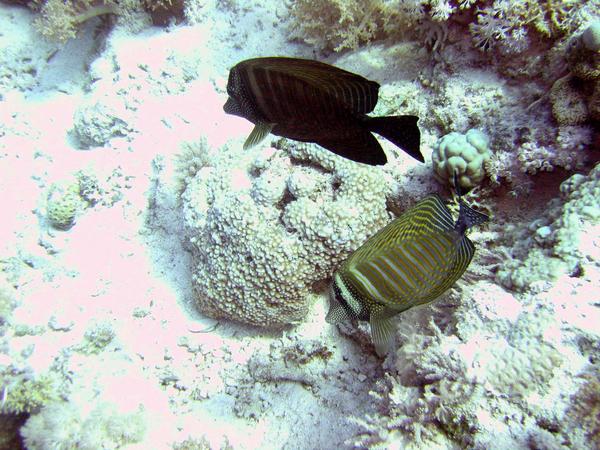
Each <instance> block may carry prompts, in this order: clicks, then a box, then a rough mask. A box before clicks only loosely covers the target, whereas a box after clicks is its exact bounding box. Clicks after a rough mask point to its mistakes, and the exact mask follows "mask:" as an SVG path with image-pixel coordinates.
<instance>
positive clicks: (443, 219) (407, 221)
mask: <svg viewBox="0 0 600 450" xmlns="http://www.w3.org/2000/svg"><path fill="white" fill-rule="evenodd" d="M453 229H454V222H453V220H452V214H450V210H449V209H448V207H447V206H446V205H445V204H444V202H443V201H442V199H441V198H440V197H439V195H437V194H432V195H429V196H427V197H425V198H424V199H423V200H421V201H420V202H418V203H417V204H416V205H415V206H413V207H412V208H411V209H409V210H408V211H407V212H405V213H404V214H402V215H401V216H400V217H398V218H397V219H395V220H393V221H392V222H390V223H389V224H388V225H387V226H385V227H384V228H382V229H381V230H379V231H378V232H377V233H376V234H374V235H373V236H372V237H371V238H369V240H368V241H367V242H365V244H363V246H361V247H360V248H359V249H358V250H356V251H355V252H354V253H353V254H352V256H351V257H350V258H348V260H346V263H347V266H352V265H353V263H354V262H356V261H363V260H365V259H368V258H369V257H371V256H372V255H373V254H375V253H377V252H379V251H380V250H381V249H384V248H389V247H390V246H395V245H399V244H400V243H401V242H402V241H403V240H405V239H408V238H411V237H414V236H418V235H421V234H424V233H446V232H448V231H451V230H453Z"/></svg>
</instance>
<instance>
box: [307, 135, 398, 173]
mask: <svg viewBox="0 0 600 450" xmlns="http://www.w3.org/2000/svg"><path fill="white" fill-rule="evenodd" d="M315 142H316V143H317V144H319V145H320V146H321V147H324V148H326V149H327V150H329V151H331V152H333V153H335V154H336V155H340V156H343V157H344V158H348V159H351V160H352V161H356V162H359V163H363V164H369V165H371V166H379V165H383V164H385V163H386V162H387V157H386V156H385V152H384V151H383V149H382V148H381V145H380V144H379V142H378V141H377V139H376V138H375V136H373V135H372V134H371V132H370V131H368V130H362V129H359V130H352V133H350V134H348V135H347V136H339V135H338V136H336V137H335V138H330V139H327V138H321V139H318V140H317V141H315Z"/></svg>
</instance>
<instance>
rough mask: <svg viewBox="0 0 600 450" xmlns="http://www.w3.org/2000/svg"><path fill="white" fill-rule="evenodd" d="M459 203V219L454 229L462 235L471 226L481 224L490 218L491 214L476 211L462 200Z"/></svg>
mask: <svg viewBox="0 0 600 450" xmlns="http://www.w3.org/2000/svg"><path fill="white" fill-rule="evenodd" d="M458 204H459V208H460V209H459V213H458V220H457V221H456V225H455V227H454V229H455V230H456V231H458V232H459V233H460V234H461V235H462V234H464V232H465V231H467V230H468V229H469V228H471V227H474V226H476V225H481V224H482V223H484V222H487V221H488V220H490V218H489V216H487V215H486V214H483V213H480V212H479V211H475V210H474V209H473V208H471V207H470V206H469V205H467V204H466V203H465V202H463V201H462V200H459V201H458Z"/></svg>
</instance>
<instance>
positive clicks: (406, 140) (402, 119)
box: [366, 116, 425, 162]
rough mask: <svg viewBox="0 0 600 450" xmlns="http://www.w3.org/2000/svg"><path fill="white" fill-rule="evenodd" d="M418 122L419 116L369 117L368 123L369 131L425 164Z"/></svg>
mask: <svg viewBox="0 0 600 450" xmlns="http://www.w3.org/2000/svg"><path fill="white" fill-rule="evenodd" d="M418 120H419V118H418V117H417V116H386V117H368V118H367V121H366V123H367V127H368V129H369V131H372V132H374V133H377V134H380V135H381V136H383V137H384V138H386V139H387V140H388V141H390V142H393V143H394V144H396V145H397V146H398V147H400V148H401V149H402V150H404V151H405V152H406V153H408V154H409V155H410V156H412V157H413V158H415V159H416V160H418V161H420V162H425V158H423V155H422V154H421V150H419V145H420V141H421V132H420V131H419V127H418V126H417V121H418Z"/></svg>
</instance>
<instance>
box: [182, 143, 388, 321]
mask: <svg viewBox="0 0 600 450" xmlns="http://www.w3.org/2000/svg"><path fill="white" fill-rule="evenodd" d="M333 158H334V159H336V162H335V164H333V166H329V164H325V166H329V167H330V169H323V168H322V167H318V166H315V165H311V164H309V163H308V162H307V161H301V162H299V160H298V159H296V158H294V160H292V159H290V157H289V156H288V155H287V154H286V153H284V152H282V151H278V150H275V149H264V150H262V151H259V152H256V151H254V152H242V151H241V149H239V150H237V149H233V148H229V149H224V150H222V151H221V152H219V153H218V154H216V155H215V156H214V157H212V156H211V158H207V159H206V160H207V161H210V165H209V166H205V167H203V168H201V169H200V170H198V171H197V172H196V174H195V176H193V177H191V178H188V180H187V181H186V186H185V189H184V191H183V193H182V195H181V200H182V202H181V204H182V207H183V211H184V217H185V223H186V228H187V232H188V236H189V243H190V244H191V248H192V254H193V259H194V269H193V283H194V288H195V292H196V297H197V303H198V306H199V308H200V310H201V311H203V312H204V313H206V314H209V315H211V316H213V317H216V318H227V319H232V320H236V321H240V322H244V323H249V324H252V325H258V326H264V327H278V326H283V325H285V324H289V323H293V322H297V321H299V320H300V319H302V318H303V317H304V315H305V314H306V311H307V307H308V298H309V295H308V294H309V293H310V292H311V287H312V286H313V284H314V283H316V282H319V281H322V280H325V279H326V278H327V277H328V276H329V275H330V274H331V272H332V271H333V270H334V269H335V267H336V266H337V264H339V262H340V261H341V260H342V259H343V258H345V257H346V256H348V254H349V253H350V252H351V251H353V250H354V249H356V248H357V247H358V246H359V245H360V244H361V243H362V242H363V241H364V240H365V239H366V238H367V237H368V236H369V235H370V234H372V233H373V232H375V231H376V230H377V229H379V228H380V227H382V226H384V225H385V224H386V223H387V222H388V220H389V219H390V216H389V214H388V212H387V210H386V195H385V194H386V192H385V191H386V189H387V183H386V181H385V180H384V178H383V177H382V176H381V172H380V170H381V169H377V168H374V167H367V166H363V165H360V164H356V163H352V162H350V161H345V160H342V159H341V158H339V157H336V156H333Z"/></svg>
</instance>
